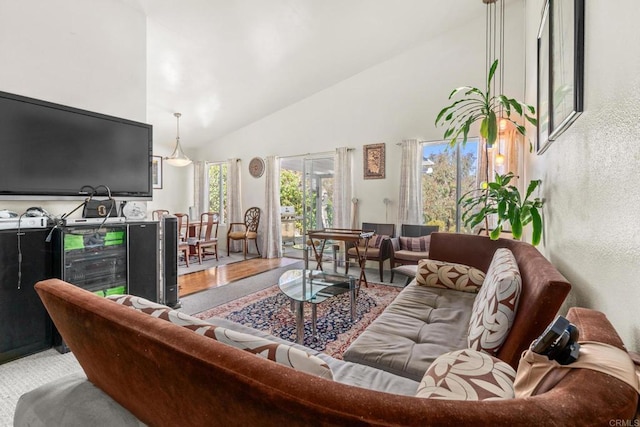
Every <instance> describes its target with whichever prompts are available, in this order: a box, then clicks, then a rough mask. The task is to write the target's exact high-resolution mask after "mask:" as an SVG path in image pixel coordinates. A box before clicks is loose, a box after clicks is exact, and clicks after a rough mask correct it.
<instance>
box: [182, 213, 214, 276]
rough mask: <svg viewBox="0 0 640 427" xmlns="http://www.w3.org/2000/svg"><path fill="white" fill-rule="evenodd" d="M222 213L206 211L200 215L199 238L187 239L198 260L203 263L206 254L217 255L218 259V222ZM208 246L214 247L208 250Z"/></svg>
mask: <svg viewBox="0 0 640 427" xmlns="http://www.w3.org/2000/svg"><path fill="white" fill-rule="evenodd" d="M219 223H220V214H218V212H204V213H202V214H201V215H200V227H199V231H198V237H197V238H189V239H187V241H188V242H189V245H190V246H191V248H192V249H193V251H192V252H191V253H194V252H195V254H196V255H197V257H198V262H199V263H200V264H202V258H204V257H205V255H215V256H216V261H218V224H219ZM207 248H212V251H211V252H207Z"/></svg>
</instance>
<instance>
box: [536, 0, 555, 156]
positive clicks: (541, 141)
mask: <svg viewBox="0 0 640 427" xmlns="http://www.w3.org/2000/svg"><path fill="white" fill-rule="evenodd" d="M537 100H538V101H537V103H536V111H537V113H538V140H537V152H538V154H542V153H543V152H544V151H545V150H546V149H547V148H549V144H551V141H550V140H549V2H548V1H547V2H545V6H544V10H543V12H542V21H541V22H540V29H539V30H538V97H537Z"/></svg>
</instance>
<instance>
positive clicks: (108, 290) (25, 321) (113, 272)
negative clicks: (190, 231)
mask: <svg viewBox="0 0 640 427" xmlns="http://www.w3.org/2000/svg"><path fill="white" fill-rule="evenodd" d="M174 230H175V229H174ZM50 232H51V237H52V239H51V243H48V242H46V239H47V236H49V233H50ZM158 245H159V243H158V223H157V222H140V223H129V224H125V223H118V224H104V225H102V226H99V225H98V226H73V227H57V228H56V229H54V230H53V231H51V229H50V228H47V229H24V230H21V231H20V232H19V233H18V231H17V230H15V229H14V230H1V231H0V364H2V363H5V362H8V361H10V360H13V359H17V358H19V357H22V356H26V355H28V354H31V353H36V352H38V351H41V350H45V349H47V348H50V347H52V346H54V347H55V348H56V349H58V351H60V352H65V351H67V350H68V349H67V347H66V345H65V343H64V342H63V341H62V338H61V337H60V335H59V334H58V333H57V331H56V330H55V328H54V326H53V322H52V321H51V319H50V317H49V315H48V314H47V311H46V310H45V308H44V305H43V304H42V302H41V301H40V297H38V294H37V293H36V291H35V289H34V285H35V284H36V282H38V281H40V280H44V279H48V278H51V277H57V278H60V279H62V280H65V281H67V282H69V283H72V284H74V285H76V286H79V287H81V288H83V289H86V290H88V291H90V292H94V293H96V294H98V295H102V296H106V295H110V294H116V293H117V294H124V293H130V294H133V295H138V296H141V297H143V298H146V299H148V300H151V301H156V302H158V301H159V300H160V296H159V274H160V273H159V265H158V263H159V257H158V247H159V246H158ZM173 252H174V254H173V255H174V257H175V256H176V253H177V250H174V251H173ZM170 270H171V271H175V269H170ZM176 288H177V284H176Z"/></svg>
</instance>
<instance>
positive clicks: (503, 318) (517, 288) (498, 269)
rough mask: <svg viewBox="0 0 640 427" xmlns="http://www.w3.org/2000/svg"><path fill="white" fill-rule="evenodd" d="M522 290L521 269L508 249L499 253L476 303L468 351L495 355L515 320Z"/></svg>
mask: <svg viewBox="0 0 640 427" xmlns="http://www.w3.org/2000/svg"><path fill="white" fill-rule="evenodd" d="M521 289H522V280H521V278H520V270H518V264H517V263H516V260H515V258H514V257H513V254H512V253H511V251H510V250H509V249H506V248H500V249H498V250H496V252H495V254H494V255H493V260H491V265H489V269H488V270H487V275H486V277H485V279H484V284H483V285H482V288H480V292H478V296H477V297H476V299H475V300H474V302H473V309H472V313H471V319H470V320H469V336H468V338H467V340H468V345H469V348H473V349H475V350H480V351H484V352H486V353H488V354H491V355H494V356H495V355H496V354H497V353H498V350H500V347H501V346H502V343H504V340H505V339H506V338H507V335H508V334H509V331H510V330H511V325H512V324H513V319H514V318H515V317H516V310H517V308H518V300H519V299H520V292H521Z"/></svg>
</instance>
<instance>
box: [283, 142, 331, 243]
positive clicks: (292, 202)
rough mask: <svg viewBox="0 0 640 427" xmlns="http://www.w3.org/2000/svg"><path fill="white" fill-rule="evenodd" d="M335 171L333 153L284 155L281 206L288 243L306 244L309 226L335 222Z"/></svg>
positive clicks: (315, 226) (311, 228)
mask: <svg viewBox="0 0 640 427" xmlns="http://www.w3.org/2000/svg"><path fill="white" fill-rule="evenodd" d="M333 172H334V170H333V155H327V154H324V155H313V156H297V157H284V158H281V159H280V206H281V209H282V219H283V228H282V235H283V243H284V244H285V245H286V244H287V243H289V242H292V243H294V244H303V243H304V242H305V239H304V238H303V237H304V236H305V235H306V234H307V230H314V229H318V228H326V227H332V226H333ZM292 218H293V220H292Z"/></svg>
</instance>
